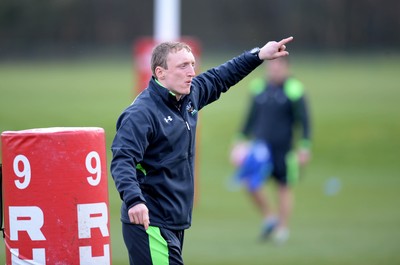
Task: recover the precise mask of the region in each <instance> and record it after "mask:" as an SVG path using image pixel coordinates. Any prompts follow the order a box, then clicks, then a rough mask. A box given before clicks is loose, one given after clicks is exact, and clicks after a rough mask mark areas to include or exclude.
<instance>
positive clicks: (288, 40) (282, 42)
mask: <svg viewBox="0 0 400 265" xmlns="http://www.w3.org/2000/svg"><path fill="white" fill-rule="evenodd" d="M292 40H293V37H289V38H286V39H283V40H281V41H280V42H278V44H279V46H282V45H285V44H287V43H289V42H291V41H292Z"/></svg>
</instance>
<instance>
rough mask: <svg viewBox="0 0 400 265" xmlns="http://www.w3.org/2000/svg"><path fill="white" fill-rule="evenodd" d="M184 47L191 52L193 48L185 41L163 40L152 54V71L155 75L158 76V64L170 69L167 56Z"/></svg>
mask: <svg viewBox="0 0 400 265" xmlns="http://www.w3.org/2000/svg"><path fill="white" fill-rule="evenodd" d="M182 49H186V50H187V51H188V52H191V51H192V49H191V48H190V46H189V45H187V44H186V43H183V42H162V43H160V44H158V45H157V46H156V47H155V48H154V49H153V53H152V54H151V72H152V73H153V76H154V77H155V76H156V68H157V66H161V67H162V68H164V69H168V65H167V57H168V54H170V53H171V52H174V53H175V52H178V51H180V50H182Z"/></svg>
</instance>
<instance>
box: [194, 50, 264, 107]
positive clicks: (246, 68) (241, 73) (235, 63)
mask: <svg viewBox="0 0 400 265" xmlns="http://www.w3.org/2000/svg"><path fill="white" fill-rule="evenodd" d="M262 62H263V61H262V60H260V59H259V58H258V57H257V56H254V55H252V54H251V53H249V52H245V53H243V54H241V55H239V56H237V57H235V58H233V59H231V60H229V61H227V62H226V63H224V64H221V65H220V66H218V67H215V68H212V69H210V70H208V71H206V72H204V73H202V74H200V75H198V76H197V77H195V78H194V80H193V83H194V86H193V90H192V93H195V94H196V96H197V97H198V100H199V101H198V103H199V105H198V106H199V110H200V109H201V108H203V107H204V106H206V105H207V104H210V103H211V102H213V101H215V100H217V99H218V98H219V97H220V95H221V93H225V92H226V91H228V89H229V88H230V87H231V86H233V85H235V84H237V83H238V82H239V81H240V80H242V79H243V78H244V77H246V76H247V75H248V74H250V73H251V72H252V71H253V70H254V69H256V68H257V67H258V66H259V65H260V64H261V63H262Z"/></svg>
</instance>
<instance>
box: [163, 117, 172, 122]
mask: <svg viewBox="0 0 400 265" xmlns="http://www.w3.org/2000/svg"><path fill="white" fill-rule="evenodd" d="M164 121H165V122H166V123H168V122H170V121H172V118H171V116H168V117H167V118H164Z"/></svg>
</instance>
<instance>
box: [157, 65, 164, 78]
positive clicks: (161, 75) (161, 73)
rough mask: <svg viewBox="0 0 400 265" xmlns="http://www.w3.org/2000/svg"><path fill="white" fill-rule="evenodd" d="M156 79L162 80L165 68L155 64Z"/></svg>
mask: <svg viewBox="0 0 400 265" xmlns="http://www.w3.org/2000/svg"><path fill="white" fill-rule="evenodd" d="M155 73H156V78H157V80H163V79H164V78H165V70H164V68H162V67H161V66H157V67H156V69H155Z"/></svg>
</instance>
